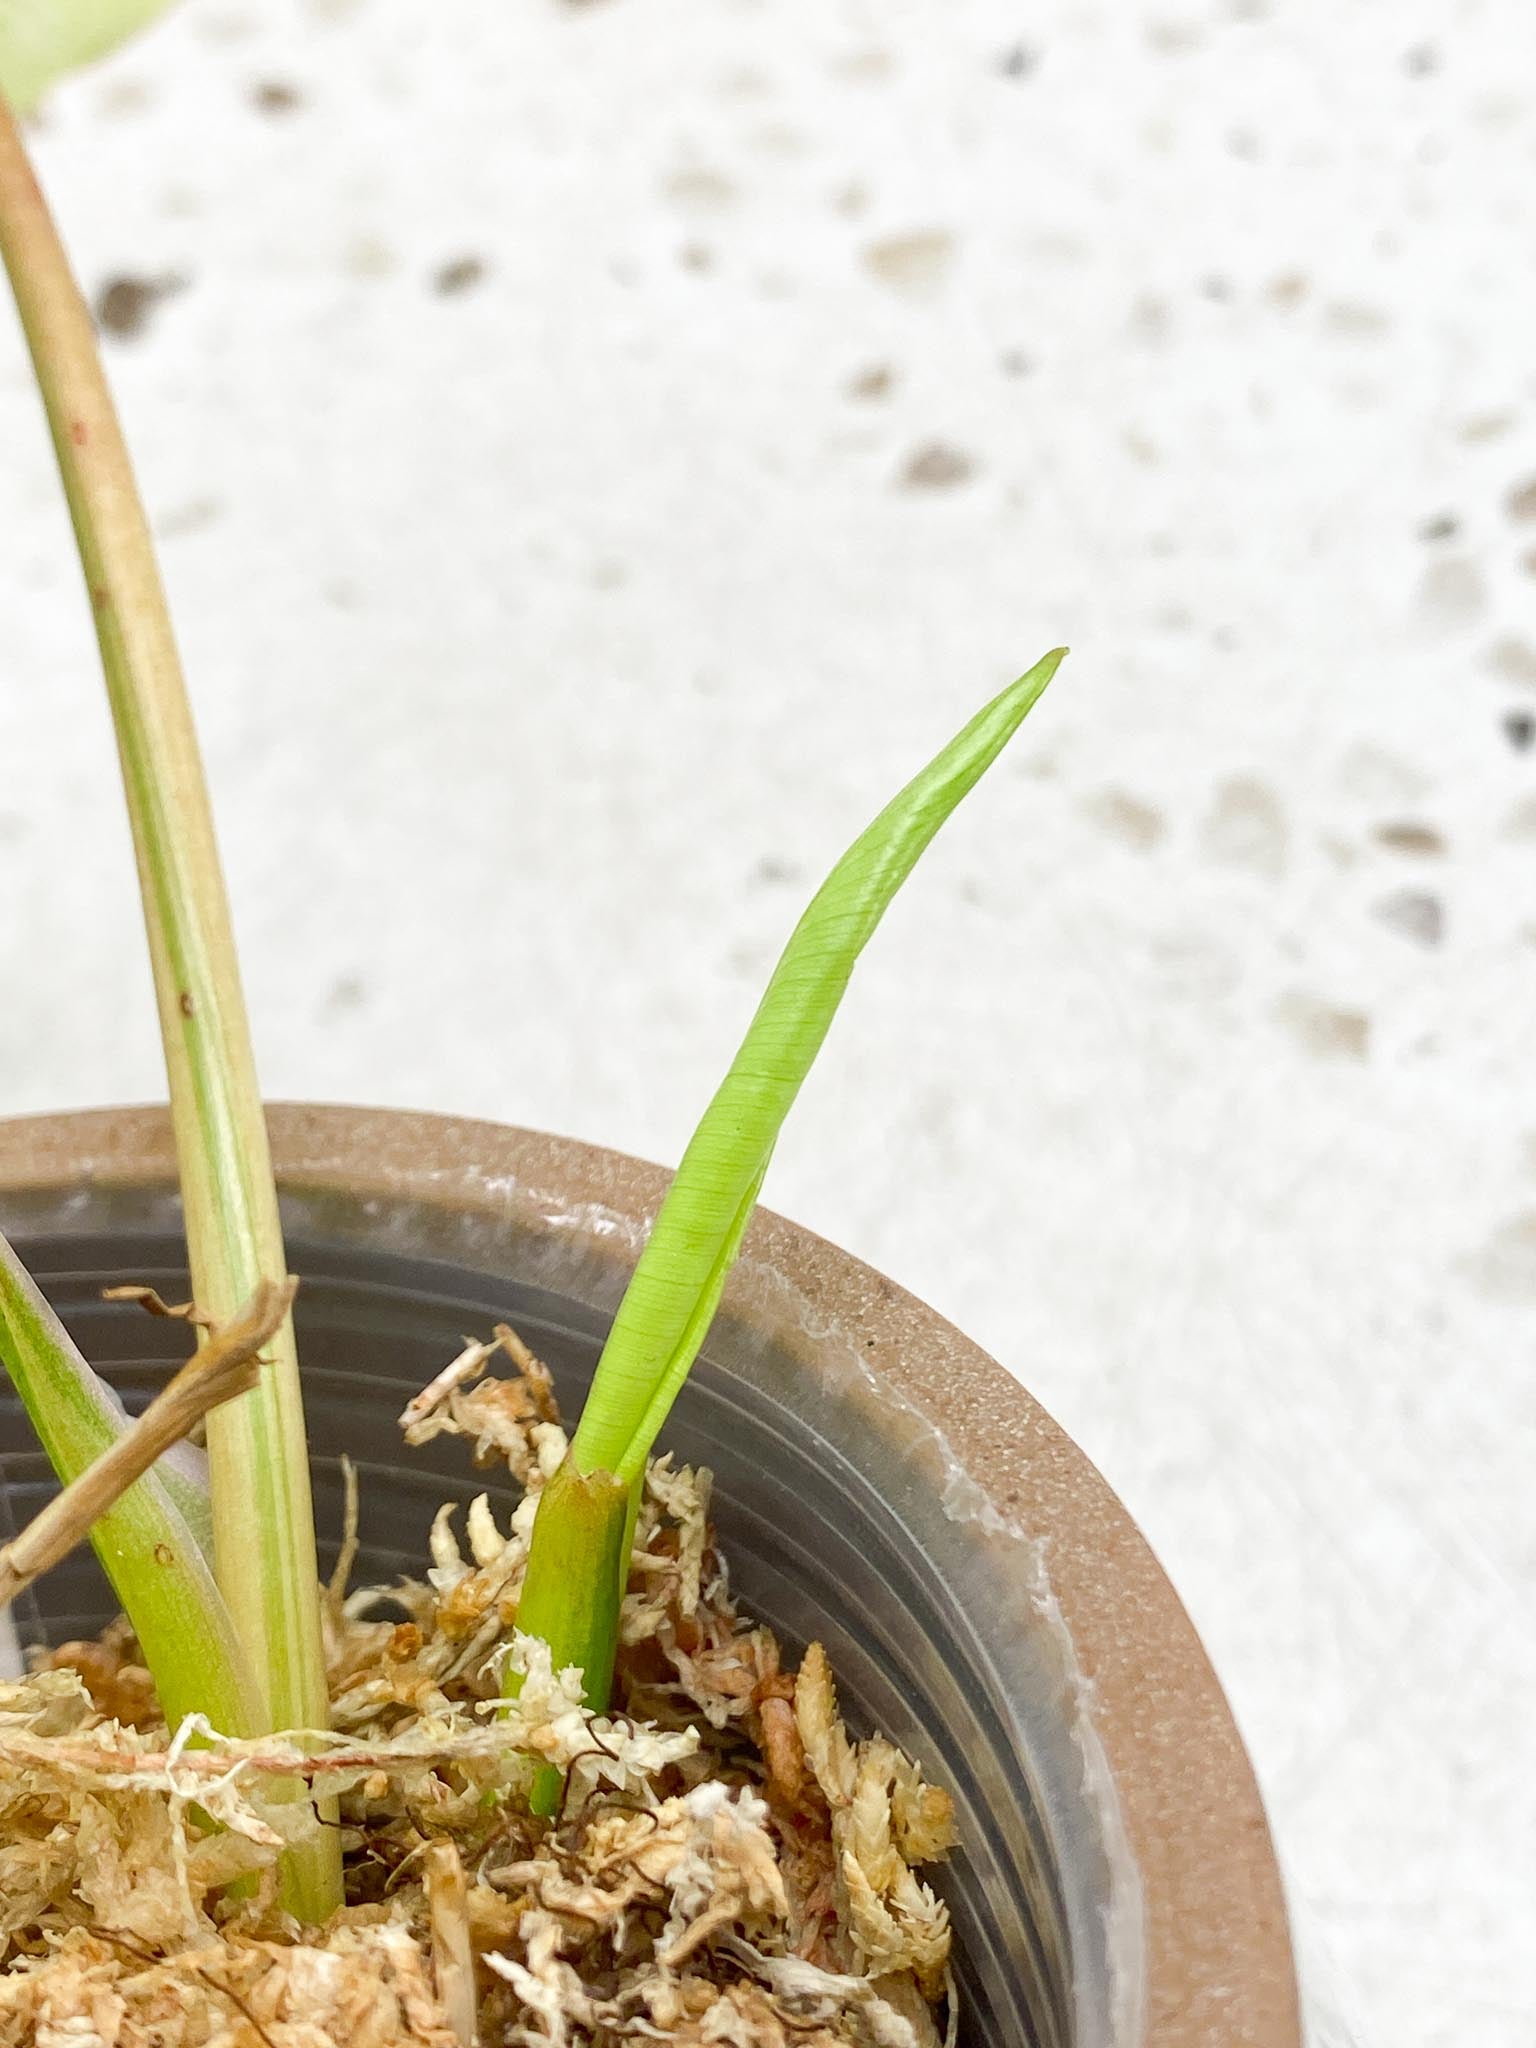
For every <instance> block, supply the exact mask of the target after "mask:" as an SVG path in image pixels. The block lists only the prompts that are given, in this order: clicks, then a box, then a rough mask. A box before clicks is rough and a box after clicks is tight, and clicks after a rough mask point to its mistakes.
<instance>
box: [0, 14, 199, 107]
mask: <svg viewBox="0 0 1536 2048" xmlns="http://www.w3.org/2000/svg"><path fill="white" fill-rule="evenodd" d="M169 4H170V0H0V93H3V94H4V95H5V97H6V98H7V99H8V100H9V101H10V102H11V104H12V106H14V107H15V108H16V109H17V110H18V111H19V112H20V113H24V114H25V113H30V112H31V110H32V108H33V107H34V106H35V105H36V104H37V101H38V100H39V98H40V97H41V96H42V94H43V93H44V92H45V91H46V90H47V88H48V87H49V86H50V85H52V84H53V82H54V80H55V79H57V78H61V77H62V76H63V75H64V73H65V72H67V71H73V70H75V69H76V67H77V66H79V65H81V64H89V63H91V62H93V61H94V59H96V58H97V57H104V56H105V55H106V54H107V52H108V51H109V50H114V49H116V47H117V45H118V44H119V43H122V42H126V41H127V39H128V37H129V36H131V35H132V34H133V32H134V31H135V29H139V28H142V27H143V26H144V24H145V23H146V22H150V21H153V20H154V18H155V16H156V15H157V14H163V13H164V12H165V11H166V8H167V7H168V5H169Z"/></svg>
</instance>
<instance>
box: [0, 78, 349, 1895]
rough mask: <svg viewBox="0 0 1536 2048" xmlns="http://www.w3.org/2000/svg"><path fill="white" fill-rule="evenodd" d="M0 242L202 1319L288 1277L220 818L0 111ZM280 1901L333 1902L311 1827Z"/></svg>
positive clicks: (326, 1848)
mask: <svg viewBox="0 0 1536 2048" xmlns="http://www.w3.org/2000/svg"><path fill="white" fill-rule="evenodd" d="M0 255H3V257H4V261H5V266H6V269H7V271H8V272H9V274H10V280H11V287H12V290H13V292H14V293H15V297H16V304H17V308H18V310H19V312H20V314H21V322H22V327H23V330H24V332H25V334H26V338H27V344H28V347H29V348H30V350H31V353H32V361H33V365H34V367H35V370H36V374H37V380H38V385H39V388H40V390H41V393H42V397H43V403H44V405H45V407H46V409H47V414H48V424H49V428H50V431H51V432H52V435H53V445H54V450H55V453H56V454H57V457H58V463H59V471H60V475H61V477H62V479H63V483H64V490H65V495H66V497H67V498H68V501H69V509H70V516H71V518H72V520H73V522H74V528H75V537H76V541H77V543H78V546H79V552H80V563H81V568H82V570H83V572H84V575H85V582H86V588H87V591H88V593H89V596H90V601H91V610H92V614H93V616H94V619H95V623H96V635H97V639H98V641H99V643H100V647H101V658H102V667H103V670H104V672H105V676H106V683H107V694H108V698H109V701H110V703H111V708H112V717H113V723H114V725H115V728H116V732H117V743H118V751H119V754H120V757H121V760H122V769H123V782H124V788H125V791H126V795H127V801H128V812H129V818H130V822H131V824H132V828H133V841H134V850H135V854H136V857H137V861H138V870H139V884H140V891H141V894H142V897H143V903H144V917H145V924H146V927H147V930H148V935H149V950H150V959H151V964H152V966H153V969H154V979H155V991H156V997H157V1001H158V1005H159V1012H160V1030H161V1037H162V1040H163V1042H164V1047H165V1061H166V1071H167V1076H168V1079H169V1084H170V1097H171V1116H172V1122H173V1125H174V1129H175V1136H176V1152H177V1160H178V1164H179V1167H180V1172H181V1186H182V1200H183V1206H184V1209H185V1213H186V1230H187V1248H188V1255H189V1258H190V1263H191V1269H192V1285H193V1291H194V1293H195V1295H196V1297H197V1300H198V1302H199V1304H200V1305H201V1306H202V1307H203V1308H205V1309H206V1310H207V1311H208V1312H209V1313H210V1314H211V1315H212V1316H213V1317H214V1318H215V1319H216V1320H218V1321H224V1320H227V1319H228V1318H229V1317H231V1316H233V1315H234V1314H235V1313H236V1311H237V1310H238V1309H239V1308H240V1307H241V1305H242V1304H243V1303H244V1302H245V1301H246V1300H248V1299H249V1297H250V1296H251V1295H252V1294H253V1293H254V1292H255V1289H256V1285H257V1283H258V1281H260V1280H261V1279H262V1278H263V1277H265V1278H268V1279H273V1280H276V1279H280V1278H281V1277H282V1275H283V1274H284V1273H285V1272H286V1271H287V1263H286V1260H285V1258H284V1253H283V1243H282V1232H281V1228H280V1225H279V1222H278V1213H277V1194H276V1189H275V1186H274V1183H273V1178H272V1166H271V1159H270V1155H269V1152H268V1144H267V1132H266V1123H265V1119H264V1117H263V1115H262V1108H261V1099H260V1095H259V1093H258V1090H257V1085H256V1071H255V1064H254V1060H253V1058H252V1053H251V1045H250V1035H249V1029H248V1026H247V1022H246V1015H245V1005H244V1000H243V997H242V994H241V988H240V977H239V970H238V967H237V964H236V957H235V948H234V938H233V933H232V931H231V928H230V919H229V907H228V903H227V900H226V897H225V891H224V881H223V875H222V872H221V870H220V866H219V857H218V849H217V846H216V844H215V840H214V832H213V820H212V814H211V811H210V808H209V803H208V793H207V788H206V784H205V782H204V777H203V768H202V761H201V757H200V755H199V752H198V746H197V737H196V733H195V731H194V728H193V723H192V715H191V709H190V706H189V704H188V702H187V694H186V686H185V684H184V682H183V679H182V673H181V663H180V659H179V657H178V654H177V650H176V643H175V638H174V635H173V633H172V630H171V623H170V615H169V612H168V610H167V607H166V602H165V594H164V591H163V589H162V587H161V583H160V575H159V570H158V567H157V565H156V561H155V555H154V548H153V544H152V542H151V540H150V535H149V527H148V523H147V521H146V519H145V517H144V512H143V508H142V506H141V504H140V502H139V497H138V492H137V488H136V486H135V483H134V478H133V471H132V467H131V465H130V463H129V460H128V452H127V449H126V447H125V445H124V443H123V438H122V433H121V431H120V429H119V426H118V422H117V417H116V413H115V412H114V409H113V405H112V400H111V395H110V393H109V391H108V389H107V383H106V378H105V376H104V374H103V371H102V367H101V361H100V357H99V354H98V351H97V347H96V337H95V332H94V329H93V327H92V323H91V317H90V314H89V312H88V311H87V309H86V306H85V303H84V301H83V300H82V298H81V296H80V293H79V291H78V289H77V288H76V285H75V282H74V279H73V277H72V276H71V274H70V269H69V263H68V259H67V257H66V255H65V253H64V249H63V246H62V244H61V243H60V240H59V237H58V234H57V231H56V230H55V228H54V224H53V221H52V219H51V217H50V215H49V212H48V208H47V204H46V202H45V201H44V199H43V196H42V193H41V192H40V190H39V189H38V185H37V181H36V179H35V177H34V176H33V173H32V168H31V165H30V164H29V162H28V160H27V155H26V151H25V148H24V146H23V143H22V140H21V137H20V134H19V132H18V130H17V127H16V123H15V120H14V118H13V117H12V115H11V114H10V112H9V111H8V110H7V109H6V108H4V106H3V105H0ZM271 1357H272V1365H271V1367H270V1369H269V1370H268V1371H267V1372H266V1373H264V1374H263V1377H262V1381H261V1384H260V1386H259V1387H258V1389H257V1390H256V1392H254V1393H252V1394H248V1395H245V1396H243V1397H242V1398H241V1399H240V1400H238V1401H232V1402H230V1403H229V1404H228V1405H227V1406H226V1407H224V1408H222V1409H220V1410H218V1411H217V1412H216V1413H215V1414H214V1415H213V1416H211V1417H210V1418H209V1425H208V1455H209V1466H210V1473H211V1479H212V1495H213V1516H214V1556H215V1565H216V1569H217V1573H218V1580H219V1585H220V1588H221V1589H222V1591H223V1594H224V1597H225V1600H226V1602H227V1603H228V1606H229V1610H230V1612H231V1614H232V1615H233V1617H234V1620H235V1626H236V1627H237V1629H238V1630H239V1632H240V1635H241V1638H242V1640H243V1642H244V1643H245V1646H246V1650H247V1653H248V1656H249V1659H250V1662H251V1664H252V1666H253V1668H254V1670H255V1672H256V1673H257V1678H258V1683H259V1685H260V1686H261V1688H262V1692H263V1694H264V1702H263V1705H262V1707H261V1714H260V1719H261V1724H262V1726H261V1730H260V1731H253V1732H265V1731H270V1730H273V1729H278V1728H294V1727H305V1728H319V1727H323V1726H324V1725H325V1724H326V1722H327V1720H328V1717H329V1700H328V1694H327V1687H326V1677H325V1662H324V1653H323V1647H322V1637H321V1627H320V1600H319V1573H318V1569H317V1566H316V1560H315V1541H314V1525H313V1518H312V1508H311V1502H310V1487H309V1463H308V1453H307V1449H306V1443H305V1434H304V1417H303V1405H302V1400H301V1396H300V1389H299V1372H298V1359H297V1355H296V1353H295V1349H294V1342H293V1330H292V1324H291V1322H289V1323H285V1325H284V1327H283V1329H282V1330H281V1331H279V1333H278V1335H277V1337H276V1338H275V1339H274V1340H273V1343H272V1346H271ZM321 1833H322V1840H321V1841H320V1842H319V1843H318V1845H317V1846H316V1847H315V1848H314V1850H313V1851H310V1850H308V1849H305V1850H300V1851H295V1852H294V1855H293V1857H292V1859H291V1862H290V1868H289V1881H288V1887H287V1897H288V1902H289V1904H290V1906H291V1907H292V1909H293V1910H294V1911H295V1912H296V1913H298V1914H299V1915H300V1916H301V1917H303V1918H305V1919H308V1920H316V1919H321V1918H323V1917H324V1916H325V1915H326V1913H328V1912H329V1911H330V1910H331V1909H332V1907H333V1906H334V1905H335V1904H337V1903H339V1901H340V1853H339V1850H338V1849H337V1847H336V1845H335V1837H334V1835H333V1834H332V1833H330V1831H328V1830H322V1831H321Z"/></svg>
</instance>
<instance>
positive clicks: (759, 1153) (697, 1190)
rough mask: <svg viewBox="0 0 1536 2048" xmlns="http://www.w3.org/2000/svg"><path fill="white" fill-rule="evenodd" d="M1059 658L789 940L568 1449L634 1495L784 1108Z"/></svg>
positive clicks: (910, 802) (908, 791)
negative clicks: (918, 869)
mask: <svg viewBox="0 0 1536 2048" xmlns="http://www.w3.org/2000/svg"><path fill="white" fill-rule="evenodd" d="M1064 652H1065V650H1064V649H1057V650H1056V651H1055V652H1053V653H1051V654H1048V655H1046V657H1045V658H1044V660H1043V661H1040V662H1038V663H1037V664H1036V665H1035V667H1034V668H1032V669H1031V670H1030V671H1029V673H1028V674H1027V675H1024V676H1021V677H1020V678H1019V680H1018V681H1017V682H1016V683H1013V684H1011V685H1010V687H1009V688H1008V689H1006V690H1004V691H1003V692H1002V693H1001V695H999V696H998V697H997V698H995V699H994V700H993V702H992V703H990V704H989V705H987V707H986V708H985V709H984V710H983V711H981V712H980V713H978V715H977V716H976V717H975V718H973V719H972V720H971V722H970V724H969V725H967V726H966V727H965V729H964V730H963V731H962V732H961V733H959V734H958V735H957V736H956V738H955V739H953V740H952V741H951V742H950V744H949V745H948V746H947V747H945V748H944V750H943V752H942V753H940V754H939V755H938V756H937V758H936V759H935V760H933V761H932V762H930V763H929V765H928V766H927V767H926V768H925V769H924V770H923V771H922V773H921V774H920V775H918V776H917V777H916V778H915V779H914V780H913V781H912V782H910V783H908V785H907V787H906V788H905V789H904V790H902V791H901V793H900V795H899V796H897V797H896V798H894V799H893V801H892V802H891V803H889V804H888V805H887V806H886V808H885V809H884V810H883V811H882V812H881V813H880V815H879V817H878V818H876V819H875V821H874V823H873V824H872V825H871V826H870V827H869V829H868V830H867V831H866V832H865V833H863V835H862V836H861V837H860V838H859V839H857V840H856V841H855V842H854V844H853V845H852V846H851V847H850V848H849V849H848V851H847V853H845V854H844V855H843V857H842V859H841V860H840V861H839V862H838V864H837V866H836V867H835V868H834V869H833V871H832V873H831V874H830V876H829V877H828V878H827V880H826V882H825V883H824V884H823V885H822V887H821V889H820V890H819V891H818V892H817V894H816V896H815V897H814V899H813V900H812V902H811V905H810V908H809V909H808V910H807V911H806V913H805V915H804V917H802V918H801V920H800V922H799V924H798V925H797V926H796V928H795V930H794V933H793V934H792V935H791V937H790V940H789V943H788V945H787V946H786V947H785V949H784V954H783V957H782V959H781V960H780V961H779V964H778V966H777V968H776V969H775V970H774V974H773V978H772V980H771V981H770V982H769V984H768V989H767V992H766V994H765V995H764V997H763V1000H762V1002H761V1003H760V1004H759V1006H758V1010H757V1014H756V1015H755V1016H754V1017H753V1019H752V1022H751V1024H750V1025H749V1027H748V1029H747V1035H746V1037H745V1038H744V1039H743V1041H742V1045H741V1050H740V1051H739V1052H738V1053H737V1055H736V1058H735V1060H734V1061H733V1062H732V1065H731V1069H730V1072H729V1073H728V1074H727V1075H726V1077H725V1080H724V1081H723V1082H722V1083H721V1086H720V1088H719V1091H718V1092H717V1094H716V1095H715V1098H714V1100H713V1101H712V1102H711V1103H710V1105H709V1107H708V1108H707V1109H706V1110H705V1112H704V1115H703V1117H702V1119H701V1120H700V1123H699V1127H698V1129H697V1130H696V1131H695V1133H694V1135H693V1138H692V1139H691V1141H690V1143H689V1145H688V1149H687V1151H686V1152H685V1153H684V1154H683V1159H682V1164H681V1165H680V1166H679V1167H678V1170H677V1175H676V1178H675V1179H674V1180H673V1182H672V1185H671V1187H670V1188H669V1189H668V1191H667V1196H666V1200H665V1201H664V1202H663V1203H662V1206H661V1210H660V1213H659V1214H658V1216H657V1218H656V1224H655V1228H654V1229H653V1230H652V1232H651V1235H650V1238H649V1241H648V1242H647V1244H646V1246H645V1249H644V1251H643V1252H642V1253H641V1255H640V1260H639V1263H638V1265H637V1266H636V1268H635V1273H634V1277H633V1278H632V1279H631V1281H630V1283H629V1287H628V1289H627V1291H626V1293H625V1295H624V1299H623V1301H622V1302H621V1304H620V1306H619V1312H618V1315H617V1316H616V1317H615V1319H614V1323H613V1328H612V1331H611V1332H610V1334H609V1337H608V1342H607V1344H606V1345H605V1346H604V1348H603V1355H602V1359H601V1361H600V1363H599V1365H598V1369H597V1375H596V1378H595V1379H594V1380H593V1383H592V1391H591V1393H590V1394H589V1396H588V1398H587V1404H586V1407H585V1409H584V1410H583V1413H582V1417H581V1422H580V1425H579V1427H578V1429H577V1431H576V1435H575V1438H574V1440H573V1442H572V1446H571V1454H572V1457H573V1459H574V1461H575V1463H576V1466H577V1469H578V1470H579V1471H582V1472H595V1471H609V1472H613V1473H615V1474H617V1475H618V1476H619V1477H620V1478H622V1479H625V1480H628V1481H631V1482H633V1481H634V1480H635V1478H636V1477H637V1476H638V1474H639V1473H641V1472H642V1471H643V1470H644V1467H645V1460H646V1457H647V1455H648V1454H649V1451H650V1448H651V1445H652V1444H653V1443H654V1442H655V1440H656V1434H657V1431H658V1430H659V1429H660V1428H661V1425H662V1423H663V1422H664V1421H665V1419H666V1415H667V1411H668V1410H669V1409H670V1408H671V1406H672V1403H673V1401H674V1400H675V1399H676V1398H677V1394H678V1391H679V1389H680V1388H681V1386H682V1384H683V1381H684V1379H685V1378H686V1377H687V1373H688V1369H689V1367H690V1366H691V1365H692V1363H693V1361H694V1359H695V1357H696V1356H697V1355H698V1351H699V1347H700V1345H701V1344H702V1343H703V1341H704V1338H705V1335H706V1334H707V1332H708V1328H709V1324H710V1320H711V1318H712V1317H713V1315H714V1312H715V1308H716V1306H717V1305H718V1302H719V1299H720V1293H721V1290H722V1288H723V1287H724V1285H725V1279H726V1275H727V1273H728V1272H729V1270H730V1267H731V1264H732V1262H733V1261H734V1259H735V1257H736V1253H737V1251H738V1249H739V1247H740V1244H741V1239H742V1235H743V1233H744V1232H745V1230H746V1227H747V1224H748V1222H749V1220H750V1218H751V1214H752V1209H753V1205H754V1204H755V1202H756V1200H757V1194H758V1190H759V1188H760V1187H761V1185H762V1180H763V1176H764V1174H765V1173H766V1172H767V1170H768V1162H769V1159H770V1157H771V1155H772V1152H773V1147H774V1143H775V1141H776V1140H777V1138H778V1135H779V1130H780V1127H781V1126H782V1124H783V1122H784V1119H785V1117H786V1116H787V1115H788V1113H789V1109H790V1105H791V1104H792V1103H793V1102H794V1099H795V1097H796V1095H797V1094H798V1093H799V1090H800V1084H801V1083H802V1081H804V1079H805V1077H806V1074H807V1073H808V1072H809V1071H810V1067H811V1062H812V1061H813V1060H814V1059H815V1057H816V1054H817V1053H818V1051H819V1050H820V1049H821V1044H822V1041H823V1039H824V1038H825V1037H826V1034H827V1029H828V1026H829V1025H830V1024H831V1022H832V1018H833V1016H834V1014H835V1012H836V1010H837V1006H838V1004H839V1003H840V1002H841V1001H842V997H843V992H844V990H845V989H846V988H847V986H848V980H849V976H850V975H851V974H852V972H853V965H854V962H855V961H856V960H857V959H858V957H859V954H860V953H861V952H862V951H863V949H864V946H865V944H866V942H867V941H868V939H869V938H870V935H871V934H872V933H873V931H874V929H875V927H876V925H877V924H878V923H879V922H880V919H881V917H882V916H883V914H884V912H885V910H886V907H887V905H888V904H889V903H890V901H891V899H892V897H893V896H894V895H895V894H896V891H897V890H898V889H899V888H900V887H901V884H902V883H903V882H904V881H905V880H906V878H907V876H908V875H909V874H910V873H911V871H912V868H913V866H914V865H915V863H916V861H917V859H918V857H919V855H920V854H921V853H922V852H923V849H924V848H925V847H926V846H927V845H928V843H929V841H930V840H931V839H932V838H933V836H934V834H935V833H936V832H937V831H938V829H939V827H940V825H942V824H943V822H944V820H945V819H946V818H947V817H948V816H949V814H950V812H951V811H953V810H954V808H955V806H956V805H957V804H958V803H959V802H960V800H961V798H962V797H964V796H965V795H966V793H967V792H968V791H969V790H971V789H972V788H974V786H975V784H976V782H977V781H978V780H979V779H980V777H981V776H982V774H983V773H984V772H985V771H986V769H987V768H988V767H989V766H990V765H991V763H992V762H993V761H994V760H995V759H996V758H997V756H998V754H999V753H1000V752H1001V750H1002V748H1003V747H1004V746H1005V745H1006V743H1007V741H1008V740H1009V739H1010V738H1011V737H1012V735H1013V734H1014V732H1016V731H1017V729H1018V727H1019V725H1020V724H1021V722H1022V721H1023V719H1024V718H1025V717H1026V715H1027V714H1028V712H1029V711H1030V709H1031V707H1032V706H1033V705H1034V704H1035V702H1036V701H1037V700H1038V698H1039V696H1040V694H1041V692H1042V691H1043V690H1044V689H1045V687H1046V685H1047V683H1049V681H1050V679H1051V677H1052V676H1053V675H1054V674H1055V672H1056V668H1057V665H1058V663H1059V662H1060V661H1061V658H1062V654H1063V653H1064Z"/></svg>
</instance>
